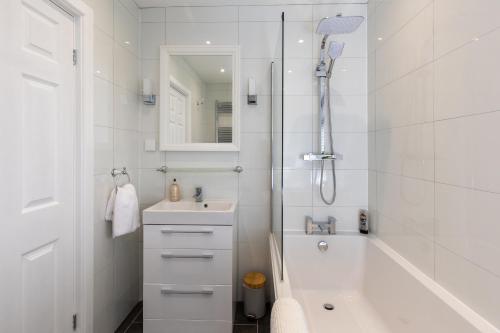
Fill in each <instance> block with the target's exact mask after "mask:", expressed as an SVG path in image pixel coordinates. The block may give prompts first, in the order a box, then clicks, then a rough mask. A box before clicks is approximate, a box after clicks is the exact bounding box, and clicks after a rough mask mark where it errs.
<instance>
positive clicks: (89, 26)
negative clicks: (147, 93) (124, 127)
mask: <svg viewBox="0 0 500 333" xmlns="http://www.w3.org/2000/svg"><path fill="white" fill-rule="evenodd" d="M45 1H47V0H45ZM48 1H51V2H52V3H54V4H56V5H57V6H59V7H61V8H62V9H63V10H65V11H66V12H68V13H69V14H71V15H72V16H73V17H74V21H75V23H74V24H75V49H76V52H77V57H78V58H77V59H78V61H77V64H76V71H75V73H76V82H75V109H76V110H75V111H76V121H77V123H76V144H75V152H76V163H75V175H76V179H75V184H76V186H75V192H76V199H75V217H76V219H75V220H76V222H75V289H76V290H75V292H76V295H75V303H76V307H77V308H76V311H77V316H78V318H77V329H76V332H80V333H92V330H93V326H94V325H93V320H94V318H93V315H94V311H93V310H94V309H93V308H94V299H93V298H94V175H93V170H94V125H93V124H94V110H93V108H94V100H93V98H94V59H93V58H94V55H93V54H94V50H93V48H94V14H93V10H92V9H91V8H90V7H89V6H88V5H87V4H85V3H84V2H83V1H82V0H48Z"/></svg>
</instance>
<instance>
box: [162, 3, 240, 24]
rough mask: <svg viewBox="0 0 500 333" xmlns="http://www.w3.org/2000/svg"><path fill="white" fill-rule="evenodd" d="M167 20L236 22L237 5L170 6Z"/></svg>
mask: <svg viewBox="0 0 500 333" xmlns="http://www.w3.org/2000/svg"><path fill="white" fill-rule="evenodd" d="M166 21H167V22H215V23H219V22H238V7H233V6H210V7H170V8H168V9H167V16H166Z"/></svg>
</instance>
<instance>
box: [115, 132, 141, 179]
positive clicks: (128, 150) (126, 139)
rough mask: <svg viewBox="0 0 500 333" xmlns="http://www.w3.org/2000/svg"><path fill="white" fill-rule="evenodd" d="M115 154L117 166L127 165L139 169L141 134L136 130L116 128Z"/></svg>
mask: <svg viewBox="0 0 500 333" xmlns="http://www.w3.org/2000/svg"><path fill="white" fill-rule="evenodd" d="M114 137H115V139H114V140H115V156H114V165H115V167H116V168H121V167H126V168H127V169H137V168H138V167H139V150H138V148H139V135H138V133H137V132H135V131H128V130H120V129H116V130H115V136H114Z"/></svg>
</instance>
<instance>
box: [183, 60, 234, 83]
mask: <svg viewBox="0 0 500 333" xmlns="http://www.w3.org/2000/svg"><path fill="white" fill-rule="evenodd" d="M174 57H176V56H174ZM179 57H182V59H184V61H185V62H186V63H187V64H188V65H189V66H190V67H191V68H192V69H193V71H195V72H196V74H198V76H199V77H200V79H201V80H202V81H203V82H205V83H231V82H232V79H233V75H232V73H233V70H232V61H231V59H232V57H231V56H230V55H228V56H222V55H216V56H208V55H202V56H192V55H191V56H187V55H184V56H179ZM221 68H223V69H224V72H223V73H221Z"/></svg>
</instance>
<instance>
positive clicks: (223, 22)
mask: <svg viewBox="0 0 500 333" xmlns="http://www.w3.org/2000/svg"><path fill="white" fill-rule="evenodd" d="M282 11H285V17H286V20H287V23H286V27H285V45H286V49H285V55H286V63H285V75H286V78H285V82H286V84H285V89H286V92H285V94H286V97H285V103H286V106H285V122H286V126H285V131H286V134H285V145H286V147H287V149H286V151H285V163H286V169H287V170H286V171H285V184H287V185H286V191H285V203H286V205H287V207H286V208H285V216H288V217H286V219H285V225H286V228H288V229H296V228H299V229H301V230H302V229H303V223H304V217H305V215H313V214H314V216H315V218H318V219H326V216H327V215H329V214H334V215H335V216H337V217H339V220H340V221H339V223H340V224H341V228H342V227H343V228H346V229H354V228H355V225H356V212H357V209H358V208H360V207H366V206H367V163H368V162H367V149H368V148H367V127H366V126H367V114H366V50H365V46H364V45H365V43H364V40H366V24H364V25H363V26H362V28H361V29H360V31H359V32H357V33H356V34H355V35H353V36H345V37H344V38H343V40H344V41H346V43H347V46H346V49H345V51H346V52H345V57H344V58H343V59H342V60H341V61H339V62H338V67H337V68H338V70H337V72H336V75H337V76H338V78H339V79H338V81H339V83H337V82H335V83H334V84H332V91H333V93H334V95H335V98H334V100H335V107H334V108H335V112H334V119H335V132H336V136H335V139H336V141H337V144H336V147H337V151H339V152H340V153H342V154H343V155H344V160H342V161H340V162H339V163H338V168H339V171H338V187H339V199H338V200H339V201H338V204H336V205H335V206H334V207H333V208H327V207H324V205H323V204H322V203H320V200H319V198H318V197H317V195H316V194H314V195H313V190H314V191H317V190H318V186H319V183H318V181H317V178H318V174H319V172H318V170H316V168H313V165H312V164H310V163H305V162H304V161H302V160H301V158H300V155H301V154H304V153H308V152H311V151H313V149H315V148H316V146H317V142H316V140H317V139H316V138H317V137H318V125H317V118H318V116H317V112H314V111H313V110H314V109H313V108H314V107H315V105H316V102H315V101H316V99H317V98H316V96H315V94H316V93H315V92H316V90H317V87H316V84H315V82H314V81H313V65H314V63H315V62H316V59H315V58H313V57H315V56H317V51H316V49H317V47H318V45H317V44H318V43H319V40H318V39H317V38H316V36H315V33H314V31H315V27H316V24H317V23H318V20H319V19H320V18H322V17H324V16H328V15H330V16H331V15H335V14H337V13H339V12H343V13H344V14H346V15H347V14H357V15H366V6H362V5H331V6H313V5H289V6H222V7H215V8H214V7H168V8H148V9H143V10H141V17H142V29H141V30H142V36H141V43H142V48H143V49H142V54H143V57H142V71H143V76H144V77H152V78H153V79H154V80H155V82H156V84H158V76H157V73H155V71H156V72H157V71H158V68H159V45H161V44H204V43H205V41H207V40H210V41H211V43H212V45H220V44H239V45H240V46H241V56H242V59H241V64H242V68H241V72H242V75H241V80H242V81H241V82H242V85H241V86H242V95H245V91H246V86H247V81H248V77H249V76H253V77H255V79H256V82H257V92H258V99H259V100H258V101H259V103H258V105H257V106H248V105H247V104H246V96H243V98H242V104H241V113H242V114H241V117H242V123H241V124H242V126H241V128H242V133H241V151H240V152H239V153H204V154H200V153H172V152H169V153H158V152H155V153H145V152H142V153H141V163H142V166H141V171H140V174H141V185H142V186H141V204H142V205H143V207H146V206H148V205H150V204H152V203H154V202H156V201H158V200H161V199H162V198H163V197H164V193H165V192H164V189H163V188H162V187H164V184H165V183H166V184H165V185H166V186H168V184H169V183H170V182H171V179H172V178H174V177H175V178H177V180H178V182H179V183H180V186H181V188H182V190H183V193H184V195H185V196H187V197H189V196H191V195H192V192H193V190H194V187H195V186H199V185H201V186H203V187H204V191H205V194H206V196H207V198H235V199H238V200H239V203H240V210H239V221H238V230H239V240H238V241H239V242H238V244H239V261H238V266H239V269H238V270H239V276H240V277H241V276H242V275H243V274H244V273H245V272H247V271H250V270H259V271H263V272H265V273H266V274H267V275H268V276H269V277H270V267H269V260H268V256H269V254H268V252H269V251H268V245H267V235H268V233H269V232H270V191H271V184H270V169H269V166H270V144H271V141H270V140H271V135H270V131H271V108H270V104H271V96H270V90H271V89H270V63H271V61H272V60H273V59H274V58H275V57H276V54H277V50H279V47H280V43H279V42H280V40H281V39H280V38H281V37H280V34H281V29H280V25H281V23H280V20H281V12H282ZM299 40H302V42H301V43H299V42H298V41H299ZM160 99H161V96H160ZM158 110H159V108H158V106H156V107H145V106H143V107H142V111H141V119H142V120H141V123H142V128H141V131H142V139H141V144H142V142H143V140H144V139H146V138H154V139H156V140H157V142H158V112H159V111H158ZM337 119H338V122H336V121H337ZM337 133H338V134H337ZM163 164H167V165H169V166H176V165H177V166H188V165H197V166H211V165H230V166H234V165H236V164H239V165H241V166H243V168H244V172H243V173H242V174H240V175H235V174H232V173H220V174H196V175H195V174H192V173H182V172H177V173H175V174H168V175H167V176H166V177H165V176H164V175H163V174H161V173H157V172H155V171H154V169H155V168H157V167H159V166H160V165H163ZM313 177H315V178H314V179H316V180H315V181H314V183H313ZM330 178H331V177H330ZM330 180H331V179H330ZM147 184H150V185H147ZM154 184H157V185H154ZM158 184H161V185H158ZM289 211H290V212H297V213H298V214H300V218H296V216H294V215H293V214H292V215H293V216H290V214H289ZM240 296H241V295H240Z"/></svg>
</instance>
